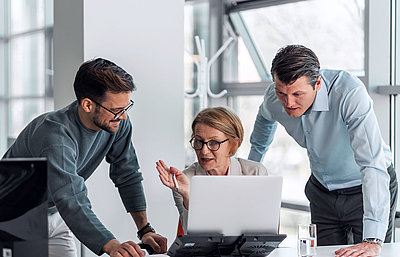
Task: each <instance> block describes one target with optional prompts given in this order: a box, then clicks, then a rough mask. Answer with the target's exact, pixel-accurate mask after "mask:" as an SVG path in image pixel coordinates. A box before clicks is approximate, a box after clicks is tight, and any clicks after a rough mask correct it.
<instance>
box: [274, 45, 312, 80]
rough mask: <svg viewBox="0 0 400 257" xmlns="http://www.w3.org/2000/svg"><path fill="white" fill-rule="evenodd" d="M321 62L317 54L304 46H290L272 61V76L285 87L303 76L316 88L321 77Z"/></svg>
mask: <svg viewBox="0 0 400 257" xmlns="http://www.w3.org/2000/svg"><path fill="white" fill-rule="evenodd" d="M319 68H320V66H319V61H318V57H317V56H316V55H315V53H314V52H313V51H312V50H311V49H309V48H307V47H305V46H302V45H288V46H285V47H282V48H281V49H279V51H278V53H277V54H276V55H275V58H274V60H273V61H272V67H271V74H272V79H273V80H274V81H275V77H274V76H276V77H277V78H278V79H279V80H280V81H281V82H282V83H284V84H285V85H290V84H292V83H293V82H295V81H296V80H297V79H298V78H300V77H302V76H307V77H308V82H309V84H310V85H312V86H313V88H315V84H316V83H317V80H318V77H319Z"/></svg>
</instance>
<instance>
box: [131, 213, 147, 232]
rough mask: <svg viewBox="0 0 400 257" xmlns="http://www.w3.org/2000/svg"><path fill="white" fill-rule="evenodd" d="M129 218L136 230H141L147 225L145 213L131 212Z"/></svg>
mask: <svg viewBox="0 0 400 257" xmlns="http://www.w3.org/2000/svg"><path fill="white" fill-rule="evenodd" d="M131 216H132V218H133V221H134V222H135V224H136V227H137V229H138V230H140V229H141V228H143V227H144V226H145V225H146V224H147V223H148V221H147V212H146V211H136V212H131Z"/></svg>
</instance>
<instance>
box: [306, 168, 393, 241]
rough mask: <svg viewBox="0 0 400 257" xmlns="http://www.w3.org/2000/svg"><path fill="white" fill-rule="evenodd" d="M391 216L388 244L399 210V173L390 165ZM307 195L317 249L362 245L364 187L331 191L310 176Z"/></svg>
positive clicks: (387, 236)
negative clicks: (323, 246)
mask: <svg viewBox="0 0 400 257" xmlns="http://www.w3.org/2000/svg"><path fill="white" fill-rule="evenodd" d="M387 170H388V173H389V175H390V185H389V190H390V214H389V225H388V230H387V232H386V238H385V243H388V242H391V240H392V234H393V227H394V216H395V213H396V206H397V179H396V172H395V170H394V168H393V165H391V166H390V167H389V168H388V169H387ZM305 194H306V196H307V198H308V200H309V201H310V210H311V222H312V223H313V224H317V243H318V245H346V244H357V243H361V242H362V240H363V238H362V233H363V213H364V211H363V196H362V189H361V185H360V186H356V187H351V188H345V189H338V190H333V191H329V190H328V189H326V188H325V187H324V186H323V185H321V183H319V182H318V180H317V179H316V178H315V177H314V176H313V175H311V176H310V178H309V180H308V182H307V184H306V187H305Z"/></svg>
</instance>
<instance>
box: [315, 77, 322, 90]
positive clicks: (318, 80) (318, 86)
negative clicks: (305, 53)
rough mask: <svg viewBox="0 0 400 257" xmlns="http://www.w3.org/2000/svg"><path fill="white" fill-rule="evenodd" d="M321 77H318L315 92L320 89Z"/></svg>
mask: <svg viewBox="0 0 400 257" xmlns="http://www.w3.org/2000/svg"><path fill="white" fill-rule="evenodd" d="M321 81H322V79H321V76H318V79H317V83H315V90H316V91H318V90H320V88H321Z"/></svg>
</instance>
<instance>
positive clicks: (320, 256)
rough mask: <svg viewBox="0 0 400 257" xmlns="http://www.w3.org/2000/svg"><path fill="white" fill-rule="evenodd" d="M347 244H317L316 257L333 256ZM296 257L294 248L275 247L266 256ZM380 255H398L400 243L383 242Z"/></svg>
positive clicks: (399, 253) (387, 256)
mask: <svg viewBox="0 0 400 257" xmlns="http://www.w3.org/2000/svg"><path fill="white" fill-rule="evenodd" d="M347 246H348V245H342V246H341V245H334V246H318V247H317V257H335V251H336V250H338V249H340V248H342V247H347ZM292 256H293V257H297V249H296V248H277V249H275V250H274V251H273V252H272V253H271V254H270V255H268V257H292ZM380 256H381V257H396V256H400V243H392V244H384V246H383V248H382V251H381V255H380Z"/></svg>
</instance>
